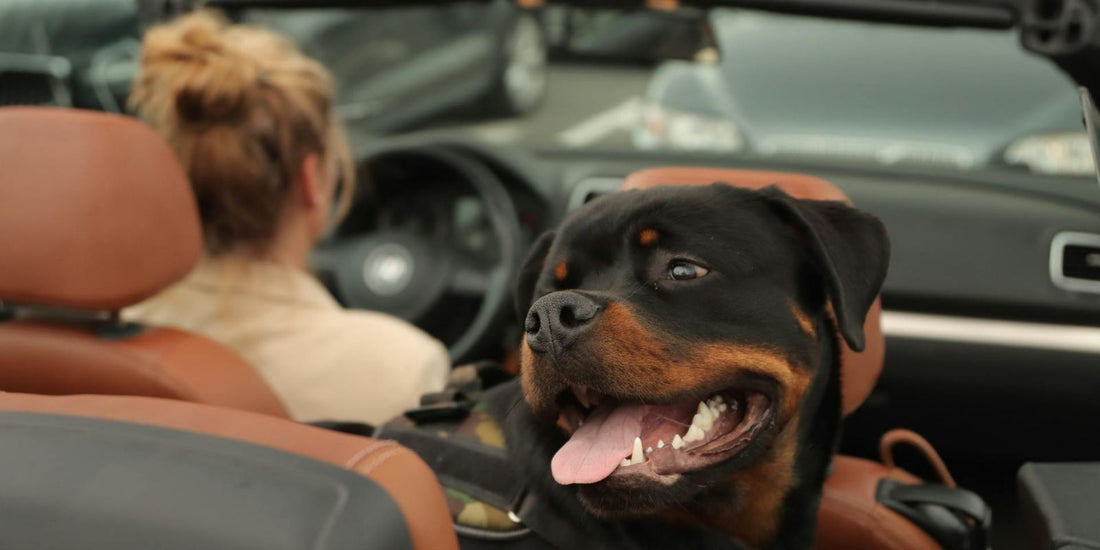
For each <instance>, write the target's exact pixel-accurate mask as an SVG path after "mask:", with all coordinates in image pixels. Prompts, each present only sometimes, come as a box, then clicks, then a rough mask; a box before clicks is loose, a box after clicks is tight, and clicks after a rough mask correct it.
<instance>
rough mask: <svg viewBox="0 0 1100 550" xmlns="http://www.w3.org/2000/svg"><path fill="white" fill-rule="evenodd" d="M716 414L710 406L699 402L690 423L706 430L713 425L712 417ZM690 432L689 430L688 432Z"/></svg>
mask: <svg viewBox="0 0 1100 550" xmlns="http://www.w3.org/2000/svg"><path fill="white" fill-rule="evenodd" d="M715 418H716V416H715V415H714V414H713V413H712V412H711V410H710V408H709V407H707V406H706V405H704V404H703V403H702V402H700V403H699V412H697V413H695V416H693V417H691V425H692V426H693V427H698V428H699V429H700V430H701V431H704V432H705V431H707V430H709V429H710V428H711V426H714V419H715ZM688 433H690V431H689V432H688Z"/></svg>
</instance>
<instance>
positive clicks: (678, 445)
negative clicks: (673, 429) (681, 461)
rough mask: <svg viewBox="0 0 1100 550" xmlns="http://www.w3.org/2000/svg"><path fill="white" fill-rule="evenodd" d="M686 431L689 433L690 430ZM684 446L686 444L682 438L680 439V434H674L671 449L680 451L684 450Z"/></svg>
mask: <svg viewBox="0 0 1100 550" xmlns="http://www.w3.org/2000/svg"><path fill="white" fill-rule="evenodd" d="M688 431H691V430H688ZM684 445H686V443H684V440H683V438H681V437H680V434H676V437H673V438H672V448H673V449H675V450H677V451H679V450H680V449H683V448H684Z"/></svg>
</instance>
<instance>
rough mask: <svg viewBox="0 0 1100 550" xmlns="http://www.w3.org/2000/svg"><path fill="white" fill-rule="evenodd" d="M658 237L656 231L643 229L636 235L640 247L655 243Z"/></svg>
mask: <svg viewBox="0 0 1100 550" xmlns="http://www.w3.org/2000/svg"><path fill="white" fill-rule="evenodd" d="M660 236H661V235H660V234H659V233H657V230H656V229H648V228H647V229H643V230H642V232H641V233H639V234H638V242H640V243H642V246H649V245H651V244H653V243H656V242H657V239H658V238H660Z"/></svg>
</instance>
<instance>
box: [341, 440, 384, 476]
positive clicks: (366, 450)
mask: <svg viewBox="0 0 1100 550" xmlns="http://www.w3.org/2000/svg"><path fill="white" fill-rule="evenodd" d="M391 445H393V442H392V441H372V442H371V443H370V444H369V445H367V446H366V447H363V448H362V449H359V451H357V452H356V453H355V454H353V455H351V458H349V459H348V460H347V462H345V463H344V467H345V468H348V469H353V468H355V465H356V464H358V463H359V461H360V460H363V457H365V456H367V455H369V454H371V453H373V452H374V451H376V450H378V448H379V447H388V446H391Z"/></svg>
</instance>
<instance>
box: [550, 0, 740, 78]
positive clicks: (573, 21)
mask: <svg viewBox="0 0 1100 550" xmlns="http://www.w3.org/2000/svg"><path fill="white" fill-rule="evenodd" d="M542 17H543V24H544V29H545V31H546V36H547V41H548V43H549V46H550V48H551V50H550V51H551V54H552V55H555V56H557V57H559V58H567V59H580V60H591V61H609V62H620V63H642V64H655V63H658V62H660V61H664V60H667V59H684V60H699V59H700V58H705V59H708V60H713V59H717V55H718V50H717V47H716V45H715V44H716V43H715V40H714V34H713V32H711V28H710V23H709V19H708V18H707V16H706V12H705V11H702V10H696V9H678V10H674V11H654V10H644V9H634V10H622V9H606V8H587V7H578V6H573V5H550V6H547V7H545V8H544V9H543V10H542Z"/></svg>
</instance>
